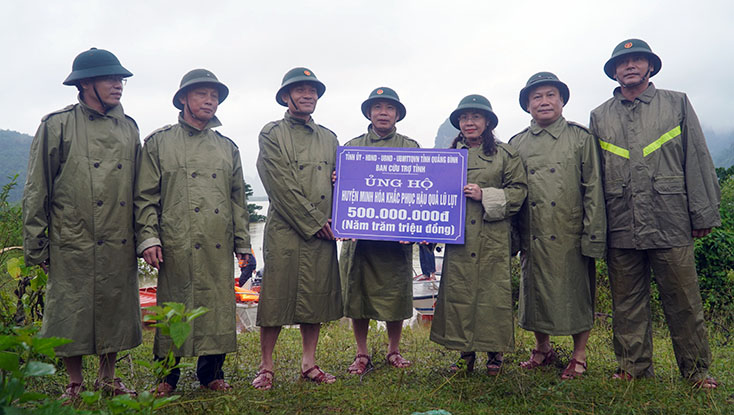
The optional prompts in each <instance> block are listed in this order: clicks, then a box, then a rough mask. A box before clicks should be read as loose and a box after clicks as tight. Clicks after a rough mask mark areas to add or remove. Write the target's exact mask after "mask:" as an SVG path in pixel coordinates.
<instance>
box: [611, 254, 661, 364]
mask: <svg viewBox="0 0 734 415" xmlns="http://www.w3.org/2000/svg"><path fill="white" fill-rule="evenodd" d="M607 267H608V269H609V286H610V288H611V291H612V306H613V310H614V311H613V313H614V317H613V320H612V328H613V331H614V335H613V343H614V354H615V355H616V356H617V362H618V363H619V368H620V369H621V370H623V371H625V372H627V373H629V374H630V375H632V376H634V377H647V376H653V374H654V372H653V366H652V315H651V313H650V263H649V260H648V257H647V251H638V250H634V249H616V248H609V251H608V255H607Z"/></svg>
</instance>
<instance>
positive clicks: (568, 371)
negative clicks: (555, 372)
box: [561, 359, 586, 380]
mask: <svg viewBox="0 0 734 415" xmlns="http://www.w3.org/2000/svg"><path fill="white" fill-rule="evenodd" d="M579 366H581V367H583V368H584V371H583V372H579V371H578V370H576V369H577V368H578V367H579ZM584 373H586V362H579V361H578V360H576V359H571V361H570V362H568V366H566V368H565V369H564V370H563V373H562V374H561V379H563V380H569V379H575V378H582V377H584Z"/></svg>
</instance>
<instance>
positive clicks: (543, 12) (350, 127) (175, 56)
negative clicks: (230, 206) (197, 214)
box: [0, 0, 734, 177]
mask: <svg viewBox="0 0 734 415" xmlns="http://www.w3.org/2000/svg"><path fill="white" fill-rule="evenodd" d="M0 10H2V13H1V15H2V16H3V19H2V20H3V22H2V25H0V42H2V49H1V50H2V63H3V65H2V72H1V74H2V76H0V85H1V86H2V88H1V89H0V90H1V91H2V98H1V99H0V128H2V129H10V130H16V131H20V132H23V133H28V134H31V135H32V134H34V133H35V130H36V128H37V126H38V123H39V121H40V119H41V117H42V116H43V115H44V114H47V113H49V112H51V111H53V110H55V109H59V108H62V107H64V106H66V105H68V104H70V103H74V102H75V101H76V90H75V89H74V88H73V87H67V86H63V85H62V84H61V82H62V81H63V80H64V79H65V78H66V76H67V75H68V74H69V72H70V71H71V63H72V61H73V59H74V57H75V56H76V55H77V54H78V53H80V52H82V51H84V50H87V49H89V48H90V47H92V46H94V47H97V48H102V49H107V50H109V51H111V52H113V53H114V54H115V55H117V57H118V58H119V59H120V61H121V63H122V65H123V66H125V67H126V68H127V69H129V70H130V71H131V72H133V74H134V76H133V77H132V78H130V79H129V81H128V84H127V86H126V88H125V91H124V94H123V99H122V102H123V106H124V108H125V112H126V113H128V114H129V115H131V116H132V117H133V118H135V120H136V121H137V122H138V125H139V126H140V133H141V138H144V137H145V136H147V135H148V134H149V133H150V132H152V131H153V130H155V129H157V128H159V127H161V126H163V125H165V124H171V123H175V122H176V120H177V110H176V109H175V108H174V107H173V105H172V104H171V98H172V96H173V94H174V92H175V91H176V89H177V88H178V85H179V82H180V80H181V77H182V76H183V74H184V73H186V72H187V71H189V70H190V69H194V68H199V67H204V68H207V69H209V70H211V71H213V72H214V73H215V74H216V75H217V76H218V77H219V79H220V80H221V81H222V82H224V83H225V84H227V85H228V86H229V89H230V95H229V97H228V98H227V100H226V101H225V102H224V103H222V105H221V106H220V107H219V110H218V112H217V115H218V116H219V118H220V120H221V121H222V124H223V125H222V127H220V128H219V131H220V132H222V133H223V134H225V135H227V136H229V137H230V138H232V139H233V140H234V141H235V142H236V143H237V144H238V145H239V147H240V150H241V154H242V159H243V160H242V161H243V165H244V166H245V172H246V175H247V176H248V177H256V176H257V173H256V171H255V168H254V164H255V159H256V157H257V135H258V132H259V131H260V129H261V128H262V126H263V125H265V124H266V123H267V122H269V121H271V120H275V119H279V118H282V116H283V113H284V108H283V107H281V106H279V105H278V104H277V103H276V102H275V92H276V91H277V89H278V88H279V86H280V82H281V79H282V77H283V75H284V74H285V72H286V71H288V70H289V69H290V68H292V67H295V66H306V67H309V68H310V69H311V70H313V72H314V73H315V74H316V76H317V77H318V78H319V79H320V80H321V81H323V82H324V83H325V84H326V94H325V95H324V96H323V97H322V99H321V100H319V103H318V106H317V109H316V113H315V114H314V119H315V120H316V122H318V123H320V124H322V125H324V126H326V127H328V128H330V129H331V130H333V131H334V132H335V133H336V134H337V136H338V137H339V140H340V142H342V143H343V142H346V141H347V140H348V139H350V138H352V137H355V136H357V135H359V134H361V133H362V132H364V131H365V129H366V127H367V125H368V121H367V120H366V119H365V118H364V117H363V116H362V114H361V112H360V105H361V103H362V101H364V99H366V98H367V96H368V94H369V92H370V91H371V90H372V89H374V88H375V87H378V86H389V87H392V88H393V89H395V90H396V91H397V92H398V94H399V95H400V98H401V101H402V102H403V103H404V104H405V106H406V107H407V117H406V118H405V119H404V120H403V121H401V122H400V123H399V124H398V131H399V132H401V133H403V134H406V135H408V136H410V137H412V138H414V139H416V140H418V141H419V142H420V143H421V145H423V146H426V147H432V146H433V141H434V138H435V136H436V131H437V129H438V127H439V125H440V124H441V123H442V122H443V121H444V120H445V119H446V118H447V117H448V115H449V114H450V113H451V111H453V110H454V108H455V107H456V105H457V104H458V102H459V100H460V99H461V98H462V97H464V96H465V95H468V94H472V93H479V94H482V95H484V96H486V97H487V98H488V99H489V100H490V101H491V103H492V106H493V108H494V110H495V112H496V113H497V115H498V117H499V125H498V127H497V130H496V133H497V135H498V137H499V138H500V139H502V140H503V141H507V139H509V137H511V136H512V135H513V134H515V133H516V132H518V131H520V130H522V129H523V128H525V127H526V126H527V125H528V123H529V119H530V118H529V115H527V114H526V113H525V112H523V110H522V109H521V108H520V106H519V104H518V94H519V91H520V89H521V88H522V87H523V86H525V82H526V81H527V79H528V78H529V77H530V75H532V74H533V73H535V72H539V71H543V70H545V71H551V72H554V73H556V74H557V75H558V76H559V77H560V78H561V80H563V81H564V82H566V83H567V84H568V86H569V88H570V90H571V98H570V100H569V103H568V105H567V106H566V108H565V110H564V115H565V116H566V118H567V119H570V120H574V121H577V122H580V123H582V124H587V123H588V119H589V112H590V110H592V109H593V108H595V107H596V106H597V105H599V104H600V103H601V102H603V101H604V100H606V99H608V98H609V97H610V96H611V93H612V90H613V88H614V87H615V86H616V84H615V82H613V81H612V80H610V79H608V78H607V77H606V75H604V72H603V70H602V67H603V65H604V63H605V62H606V60H607V59H608V58H609V56H610V55H611V52H612V49H613V48H614V47H615V46H616V45H617V43H619V42H620V41H622V40H624V39H627V38H631V37H636V38H641V39H644V40H646V41H647V42H648V43H649V44H650V46H651V47H652V49H653V51H654V52H655V53H656V54H658V56H660V57H661V59H662V62H663V65H662V70H661V72H660V73H659V74H658V75H656V76H655V77H654V78H653V81H654V82H655V84H656V86H657V87H658V88H666V89H674V90H679V91H684V92H686V93H688V95H689V97H690V99H691V101H692V102H693V105H694V108H695V109H696V111H697V113H698V116H699V118H700V119H701V121H702V123H703V124H704V126H705V127H708V128H711V129H714V130H715V131H716V132H725V131H728V130H732V129H734V116H732V110H731V108H730V107H731V102H732V97H731V96H730V94H731V93H732V92H734V80H733V78H734V76H733V75H732V73H733V72H734V71H733V70H732V69H733V68H734V28H733V27H732V22H734V3H732V1H731V0H700V1H695V2H694V1H679V0H667V1H658V0H652V1H641V0H636V1H610V2H601V1H588V0H585V1H554V2H550V1H544V2H539V1H537V2H536V1H524V0H514V1H487V0H474V1H465V0H450V1H429V0H424V1H377V0H373V1H320V0H311V1H275V0H273V1H270V2H263V1H243V0H233V1H208V2H205V1H189V0H179V1H175V2H173V1H171V2H168V1H154V0H145V1H140V0H133V1H125V2H110V1H93V0H74V1H65V2H60V1H59V2H50V1H34V0H26V1H12V0H4V1H3V4H2V5H1V6H0ZM0 151H2V150H0Z"/></svg>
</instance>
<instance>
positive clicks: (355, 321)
mask: <svg viewBox="0 0 734 415" xmlns="http://www.w3.org/2000/svg"><path fill="white" fill-rule="evenodd" d="M362 114H363V115H364V116H365V117H366V118H367V119H368V120H370V125H369V126H368V127H367V133H366V134H362V135H361V136H359V137H357V138H353V139H351V140H349V141H348V142H347V143H346V144H345V146H359V147H402V148H418V147H420V145H418V143H417V142H416V141H415V140H413V139H410V138H408V137H406V136H404V135H401V134H398V133H397V129H396V128H395V124H396V123H397V122H398V121H400V120H402V119H403V118H405V106H404V105H403V104H402V103H401V102H400V98H399V97H398V94H397V93H396V92H395V91H394V90H392V89H390V88H387V87H380V88H376V89H375V90H374V91H372V93H371V94H370V95H369V97H368V98H367V100H365V101H364V102H363V103H362ZM340 261H341V267H342V278H343V279H344V282H343V283H344V286H345V288H344V314H345V315H346V316H347V317H350V318H351V319H352V327H353V329H354V338H355V340H356V341H357V356H356V357H355V358H354V362H353V363H352V364H351V366H349V368H348V369H347V371H348V372H349V373H350V374H355V375H361V374H363V373H364V372H365V371H366V370H368V369H369V368H371V367H372V360H371V357H370V355H369V352H368V350H367V332H368V331H369V324H370V319H375V320H381V321H385V322H386V324H385V325H386V326H387V337H388V339H389V345H388V352H387V357H386V359H387V362H388V363H389V364H390V365H392V366H394V367H397V368H404V367H408V366H410V364H411V363H410V361H408V360H407V359H405V358H404V357H403V356H402V355H401V354H400V337H401V333H402V330H403V320H405V319H406V318H410V317H411V316H412V315H413V278H412V276H413V246H412V244H409V243H401V242H388V241H368V240H353V241H352V240H350V241H344V242H343V244H342V253H341V258H340Z"/></svg>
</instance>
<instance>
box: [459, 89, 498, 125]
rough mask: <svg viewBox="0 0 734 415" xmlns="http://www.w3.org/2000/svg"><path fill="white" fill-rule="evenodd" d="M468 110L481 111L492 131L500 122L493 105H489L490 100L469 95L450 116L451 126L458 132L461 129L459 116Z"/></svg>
mask: <svg viewBox="0 0 734 415" xmlns="http://www.w3.org/2000/svg"><path fill="white" fill-rule="evenodd" d="M466 110H475V111H480V112H482V113H484V116H485V117H486V118H487V121H489V126H487V128H489V129H490V130H494V128H495V127H497V123H498V122H499V120H498V119H497V115H496V114H495V113H494V111H492V104H490V103H489V100H488V99H487V98H485V97H483V96H481V95H477V94H474V95H467V96H465V97H464V98H462V100H461V101H460V102H459V106H458V107H456V109H455V110H454V111H453V112H452V113H451V115H450V116H449V120H451V125H453V126H454V128H456V129H457V130H460V129H461V128H460V127H459V116H461V113H462V112H464V111H466Z"/></svg>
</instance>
